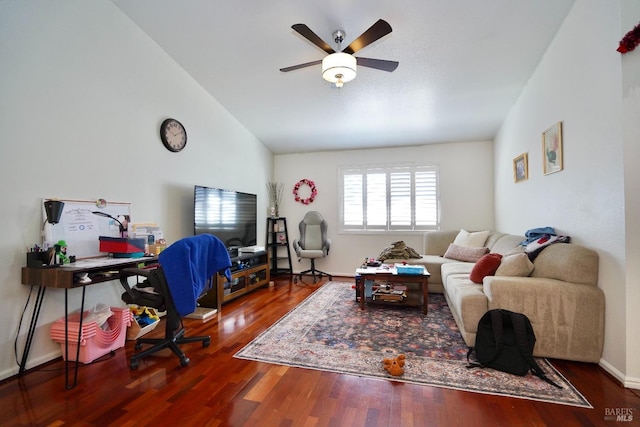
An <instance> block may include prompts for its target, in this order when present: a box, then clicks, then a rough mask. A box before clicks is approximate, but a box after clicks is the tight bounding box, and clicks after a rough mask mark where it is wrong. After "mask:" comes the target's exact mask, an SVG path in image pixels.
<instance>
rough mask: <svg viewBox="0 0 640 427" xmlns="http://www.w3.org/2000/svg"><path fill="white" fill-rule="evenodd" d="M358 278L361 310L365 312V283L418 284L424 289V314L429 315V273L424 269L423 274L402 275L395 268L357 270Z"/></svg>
mask: <svg viewBox="0 0 640 427" xmlns="http://www.w3.org/2000/svg"><path fill="white" fill-rule="evenodd" d="M356 276H360V280H359V281H357V283H356V285H357V286H358V293H359V294H360V309H361V310H364V305H365V300H366V296H365V281H367V280H372V281H376V280H377V281H384V282H390V283H417V284H418V285H420V287H421V288H422V313H423V314H427V309H428V302H429V276H431V274H429V272H428V271H427V269H426V268H425V269H424V272H423V273H422V274H402V273H398V272H397V270H396V269H395V268H393V267H391V268H389V269H384V268H381V267H368V268H358V269H356Z"/></svg>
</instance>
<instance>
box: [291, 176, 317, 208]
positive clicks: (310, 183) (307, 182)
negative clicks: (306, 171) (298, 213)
mask: <svg viewBox="0 0 640 427" xmlns="http://www.w3.org/2000/svg"><path fill="white" fill-rule="evenodd" d="M303 185H308V186H309V188H310V189H311V195H310V196H309V197H307V198H306V199H303V198H301V197H300V196H299V195H298V190H300V187H301V186H303ZM293 195H294V196H296V202H300V203H302V204H303V205H308V204H309V203H312V202H313V199H315V198H316V196H317V195H318V190H316V184H315V183H314V182H313V181H311V180H310V179H306V178H304V179H301V180H300V181H298V182H297V183H296V185H294V186H293Z"/></svg>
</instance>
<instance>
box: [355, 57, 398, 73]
mask: <svg viewBox="0 0 640 427" xmlns="http://www.w3.org/2000/svg"><path fill="white" fill-rule="evenodd" d="M356 60H357V61H358V65H359V66H362V67H369V68H375V69H376V70H382V71H389V72H391V71H395V69H396V68H398V65H399V62H398V61H387V60H385V59H372V58H356Z"/></svg>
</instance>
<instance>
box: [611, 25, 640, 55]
mask: <svg viewBox="0 0 640 427" xmlns="http://www.w3.org/2000/svg"><path fill="white" fill-rule="evenodd" d="M639 44H640V24H638V25H636V26H635V28H634V29H633V30H631V31H629V32H628V33H627V34H626V35H625V36H624V37H623V38H622V40H620V46H618V49H616V50H617V51H618V52H620V53H627V52H631V51H632V50H633V49H635V48H636V47H637V46H638V45H639Z"/></svg>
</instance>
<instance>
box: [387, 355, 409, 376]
mask: <svg viewBox="0 0 640 427" xmlns="http://www.w3.org/2000/svg"><path fill="white" fill-rule="evenodd" d="M404 361H405V355H404V354H399V355H398V356H396V357H394V358H391V359H387V358H385V359H382V364H383V367H384V370H385V371H387V372H389V373H390V374H391V375H393V376H395V377H399V376H401V375H402V374H404Z"/></svg>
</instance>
